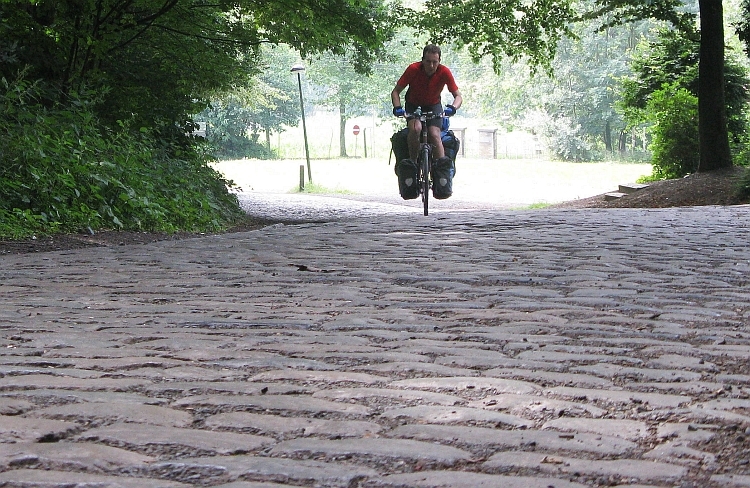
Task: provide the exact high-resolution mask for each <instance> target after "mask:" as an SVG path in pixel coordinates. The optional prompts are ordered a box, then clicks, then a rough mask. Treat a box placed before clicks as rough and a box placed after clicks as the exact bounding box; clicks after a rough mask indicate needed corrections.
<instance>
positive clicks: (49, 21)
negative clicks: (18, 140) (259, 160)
mask: <svg viewBox="0 0 750 488" xmlns="http://www.w3.org/2000/svg"><path fill="white" fill-rule="evenodd" d="M390 12H391V9H390V8H388V6H387V5H384V4H383V2H382V1H380V0H370V1H361V0H239V1H236V2H205V1H203V0H160V1H158V2H154V1H152V0H4V1H2V2H0V19H1V20H0V32H2V34H3V36H1V38H2V39H3V40H2V41H0V56H2V57H4V58H5V59H7V60H8V61H9V62H6V63H2V64H0V76H4V77H6V78H11V77H12V76H13V75H14V73H15V72H16V71H17V70H18V69H20V68H22V67H23V66H25V65H28V66H30V67H31V71H30V73H29V77H30V79H44V80H45V82H46V83H47V86H49V87H50V88H52V89H53V90H52V91H50V92H49V93H48V94H46V96H47V97H49V98H52V99H53V101H57V102H64V100H65V97H66V96H68V95H69V94H71V93H73V92H76V91H78V92H80V91H83V90H84V88H86V89H93V90H97V91H100V90H102V89H103V87H109V88H111V89H110V90H109V91H108V93H107V95H106V97H102V98H101V100H100V103H99V104H98V105H97V106H96V107H95V111H96V114H97V115H98V116H99V118H100V119H102V120H104V121H106V122H107V123H109V124H113V123H114V122H115V121H116V120H126V119H128V120H130V119H134V121H135V123H136V125H138V126H148V127H154V128H156V127H161V128H162V129H161V130H162V131H164V130H166V128H173V127H174V126H175V124H177V125H179V126H180V129H179V130H180V131H182V130H183V129H184V128H186V127H187V125H189V116H190V115H191V114H195V113H198V112H200V111H201V110H202V109H203V108H204V107H205V106H206V104H207V101H208V100H209V99H211V98H212V97H213V96H214V95H215V94H216V93H218V92H221V91H224V90H227V89H229V88H232V87H235V86H242V85H244V84H245V83H246V82H247V75H248V73H253V72H257V69H258V59H257V52H258V49H259V47H260V46H261V45H262V44H278V43H288V44H289V45H291V46H292V47H294V48H296V49H297V50H299V52H300V53H301V54H302V55H303V56H308V55H312V54H314V53H318V52H325V51H331V52H334V53H343V52H344V50H345V49H349V50H351V51H352V52H353V53H354V55H353V59H354V61H355V62H356V65H357V69H359V70H360V71H367V70H368V69H369V67H370V63H371V62H372V61H373V60H374V59H376V58H377V56H378V55H379V53H380V49H381V47H382V44H383V42H385V40H387V38H388V37H389V36H390V33H391V30H392V26H393V25H395V23H394V22H392V21H391V18H390ZM11 48H12V50H11ZM10 54H13V56H10Z"/></svg>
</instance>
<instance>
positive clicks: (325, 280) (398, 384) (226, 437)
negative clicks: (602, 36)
mask: <svg viewBox="0 0 750 488" xmlns="http://www.w3.org/2000/svg"><path fill="white" fill-rule="evenodd" d="M254 198H255V200H253V201H252V202H250V201H247V200H246V201H245V204H246V208H247V209H248V212H251V211H258V212H265V211H266V210H268V209H270V208H273V209H274V212H278V216H279V217H280V216H283V217H285V219H286V220H288V221H297V223H295V224H292V223H290V224H286V225H275V226H270V227H267V228H264V229H261V230H257V231H253V232H247V233H238V234H224V235H218V236H206V237H203V238H196V239H186V240H181V241H178V240H175V241H162V242H157V243H152V244H146V245H137V246H118V247H109V248H87V249H79V250H72V251H59V252H49V253H39V254H21V255H4V256H2V257H0V346H2V349H1V350H2V353H0V485H2V486H9V487H14V486H39V487H41V486H44V487H60V488H64V487H68V486H101V487H104V486H111V487H131V486H132V487H136V486H137V487H139V488H140V487H149V488H150V487H165V488H166V487H183V486H185V487H187V486H203V487H224V488H262V487H269V486H278V487H284V486H310V487H311V486H327V487H328V486H330V487H347V488H355V487H360V488H369V487H372V488H375V487H406V486H409V487H418V486H428V487H442V486H445V487H472V488H473V487H481V486H502V487H504V488H536V487H539V488H549V487H550V486H553V487H555V488H573V487H575V488H580V487H599V486H620V487H625V486H627V487H629V488H636V487H641V488H643V487H652V488H653V487H661V488H666V487H675V486H679V487H684V488H694V487H705V488H725V487H733V486H737V487H740V486H750V481H748V480H750V467H749V465H748V464H747V462H746V460H747V459H748V456H750V370H749V369H748V362H747V359H748V358H750V326H749V324H748V318H749V317H750V292H748V291H747V290H748V283H750V280H749V279H748V276H747V272H748V269H750V248H749V247H748V245H747V243H748V242H749V241H750V230H749V228H748V224H749V223H750V219H749V217H750V208H749V207H745V206H737V207H700V208H680V209H663V210H628V209H619V210H618V209H589V210H538V211H508V210H498V209H491V208H489V207H487V208H469V209H467V208H463V206H462V204H458V203H456V204H449V203H445V202H437V203H436V205H435V209H434V211H433V212H432V215H430V216H429V217H424V216H423V215H422V214H421V211H420V210H421V209H419V208H418V206H409V205H398V204H397V203H393V202H362V201H355V200H352V199H349V200H345V201H344V200H342V199H338V198H325V199H322V200H321V198H322V197H295V196H280V197H278V198H271V197H263V198H265V199H263V198H261V196H255V197H254ZM316 199H318V200H316ZM441 205H444V206H442V207H441Z"/></svg>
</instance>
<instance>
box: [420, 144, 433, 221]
mask: <svg viewBox="0 0 750 488" xmlns="http://www.w3.org/2000/svg"><path fill="white" fill-rule="evenodd" d="M430 156H431V155H430V150H429V149H427V148H424V149H422V161H421V167H420V171H421V172H422V206H423V207H424V214H425V215H427V214H428V213H429V210H428V207H429V202H430Z"/></svg>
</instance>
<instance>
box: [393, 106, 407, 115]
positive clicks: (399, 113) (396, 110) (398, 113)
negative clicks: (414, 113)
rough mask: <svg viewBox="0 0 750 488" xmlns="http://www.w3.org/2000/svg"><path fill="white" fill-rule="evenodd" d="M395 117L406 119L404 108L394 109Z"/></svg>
mask: <svg viewBox="0 0 750 488" xmlns="http://www.w3.org/2000/svg"><path fill="white" fill-rule="evenodd" d="M393 115H395V116H396V117H406V111H405V110H404V108H403V107H393Z"/></svg>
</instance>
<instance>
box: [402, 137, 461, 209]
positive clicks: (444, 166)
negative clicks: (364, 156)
mask: <svg viewBox="0 0 750 488" xmlns="http://www.w3.org/2000/svg"><path fill="white" fill-rule="evenodd" d="M408 134H409V129H408V128H404V129H401V130H400V131H398V132H396V133H394V134H393V136H391V148H392V149H393V154H394V155H395V156H396V168H395V169H396V175H398V190H399V193H400V194H401V197H402V198H403V199H404V200H411V199H414V198H417V197H418V196H419V189H418V188H417V166H416V163H414V162H413V161H411V160H410V159H409V143H408V141H407V137H408ZM441 138H442V141H443V148H444V149H445V156H446V157H445V158H442V159H438V160H436V161H434V162H433V164H432V182H433V188H432V194H433V196H434V197H435V198H437V199H438V200H442V199H445V198H448V197H450V196H451V195H452V194H453V177H454V176H455V175H456V155H457V154H458V150H459V149H460V147H461V141H459V140H458V138H457V137H456V136H455V134H454V133H453V131H452V130H446V131H443V132H442V133H441Z"/></svg>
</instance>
